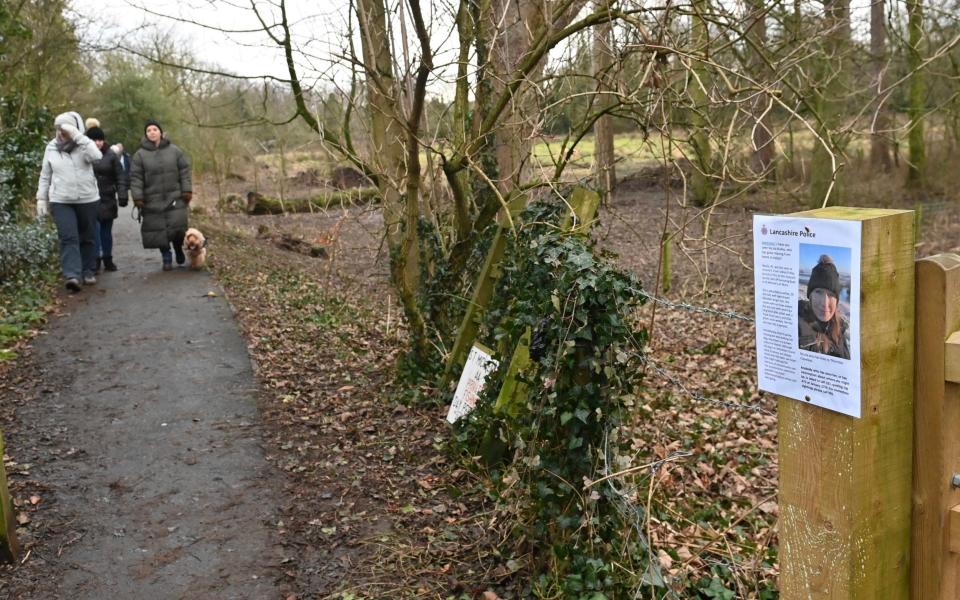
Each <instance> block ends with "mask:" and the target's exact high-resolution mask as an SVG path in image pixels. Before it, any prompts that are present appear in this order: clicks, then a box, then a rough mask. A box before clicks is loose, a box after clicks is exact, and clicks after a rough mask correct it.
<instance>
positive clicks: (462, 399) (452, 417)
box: [447, 346, 500, 423]
mask: <svg viewBox="0 0 960 600" xmlns="http://www.w3.org/2000/svg"><path fill="white" fill-rule="evenodd" d="M499 364H500V363H499V362H497V361H496V360H494V359H493V358H491V357H490V353H489V352H488V351H486V350H485V349H481V348H479V347H477V346H474V347H473V348H471V349H470V354H468V355H467V362H466V363H465V364H464V365H463V372H462V373H461V374H460V381H459V382H458V383H457V390H456V391H455V392H454V393H453V402H451V403H450V410H449V411H447V421H448V422H450V423H456V422H457V420H459V419H460V418H461V417H463V416H465V415H468V414H470V412H471V411H472V410H473V409H474V408H476V406H477V398H478V397H479V396H480V391H481V390H483V383H484V381H485V380H486V379H487V375H489V374H490V372H491V371H493V370H494V369H496V368H497V365H499Z"/></svg>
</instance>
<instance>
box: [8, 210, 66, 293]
mask: <svg viewBox="0 0 960 600" xmlns="http://www.w3.org/2000/svg"><path fill="white" fill-rule="evenodd" d="M56 240H57V236H56V234H55V233H54V232H53V230H52V229H51V228H50V227H47V226H46V225H44V224H41V223H37V222H34V223H29V224H26V225H21V224H18V223H15V222H14V221H13V220H12V219H10V218H9V217H7V216H4V215H2V214H0V286H4V287H5V286H7V285H8V284H10V283H23V284H27V283H28V282H30V281H31V280H34V279H35V278H37V277H38V276H41V275H43V274H44V273H46V272H49V270H50V266H51V261H52V260H53V257H54V256H55V255H56V251H57V246H56Z"/></svg>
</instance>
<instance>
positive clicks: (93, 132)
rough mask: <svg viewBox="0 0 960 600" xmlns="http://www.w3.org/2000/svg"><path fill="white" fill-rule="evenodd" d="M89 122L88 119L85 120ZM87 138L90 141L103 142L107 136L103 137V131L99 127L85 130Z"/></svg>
mask: <svg viewBox="0 0 960 600" xmlns="http://www.w3.org/2000/svg"><path fill="white" fill-rule="evenodd" d="M87 120H88V121H89V119H87ZM87 137H88V138H90V139H91V140H105V139H107V136H106V135H104V133H103V130H102V129H100V128H99V127H91V128H90V129H88V130H87Z"/></svg>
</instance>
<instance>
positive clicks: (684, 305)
mask: <svg viewBox="0 0 960 600" xmlns="http://www.w3.org/2000/svg"><path fill="white" fill-rule="evenodd" d="M629 291H631V292H633V293H634V294H637V295H638V296H642V297H644V298H646V299H647V300H650V301H651V302H656V303H657V304H659V305H661V306H667V307H670V308H679V309H682V310H689V311H691V312H697V313H702V314H707V315H714V316H718V317H726V318H728V319H737V320H739V321H747V322H749V323H753V322H754V321H755V319H754V318H753V317H751V316H750V315H744V314H742V313H738V312H736V311H732V310H719V309H716V308H709V307H706V306H697V305H695V304H690V303H688V302H671V301H670V300H665V299H663V298H658V297H657V296H654V295H653V294H651V293H650V292H647V291H644V290H638V289H636V288H630V290H629Z"/></svg>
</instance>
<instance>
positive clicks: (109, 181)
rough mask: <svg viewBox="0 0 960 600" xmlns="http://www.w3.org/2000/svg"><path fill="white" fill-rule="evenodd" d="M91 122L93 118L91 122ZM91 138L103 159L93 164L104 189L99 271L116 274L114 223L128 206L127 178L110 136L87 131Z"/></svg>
mask: <svg viewBox="0 0 960 600" xmlns="http://www.w3.org/2000/svg"><path fill="white" fill-rule="evenodd" d="M87 120H88V121H89V120H90V119H87ZM87 137H88V138H90V139H91V140H93V143H94V144H96V145H97V148H99V150H100V152H101V153H102V154H103V158H101V159H100V160H98V161H97V162H95V163H93V174H94V175H96V177H97V187H98V188H99V189H100V205H99V210H98V214H97V236H96V242H97V270H98V271H99V270H100V265H101V264H102V265H103V268H104V269H106V270H107V271H116V270H117V265H116V264H115V263H114V262H113V222H114V221H115V220H116V218H117V214H118V212H119V208H118V207H117V205H118V201H119V206H126V205H127V176H126V173H124V171H123V165H121V164H120V157H119V156H117V155H116V154H115V153H114V152H113V150H112V149H111V148H110V146H108V145H107V142H106V135H104V133H103V130H102V129H100V127H96V126H94V127H91V128H90V129H87Z"/></svg>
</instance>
